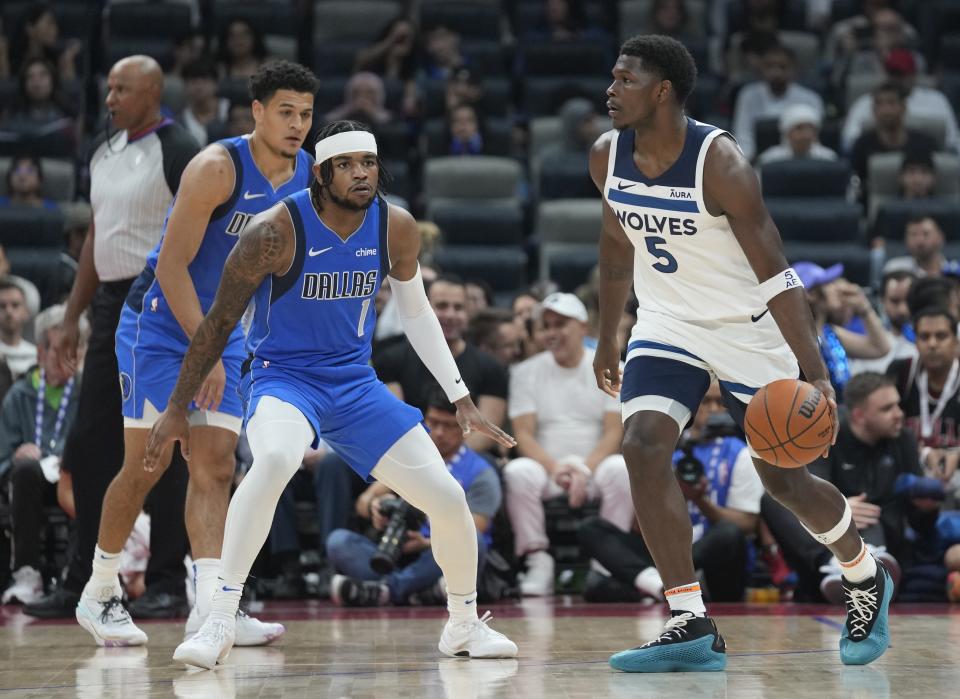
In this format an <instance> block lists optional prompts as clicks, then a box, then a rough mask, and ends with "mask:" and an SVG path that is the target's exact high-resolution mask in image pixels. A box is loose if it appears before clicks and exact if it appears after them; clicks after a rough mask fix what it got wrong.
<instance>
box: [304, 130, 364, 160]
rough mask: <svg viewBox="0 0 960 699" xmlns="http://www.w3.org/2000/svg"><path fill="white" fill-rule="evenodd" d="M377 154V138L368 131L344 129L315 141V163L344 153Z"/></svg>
mask: <svg viewBox="0 0 960 699" xmlns="http://www.w3.org/2000/svg"><path fill="white" fill-rule="evenodd" d="M357 152H363V153H373V154H374V155H376V154H377V139H376V138H374V136H373V134H372V133H370V132H369V131H344V132H343V133H337V134H334V135H333V136H327V137H326V138H325V139H323V140H322V141H320V142H319V143H317V155H316V158H317V163H322V162H323V161H325V160H329V159H330V158H333V157H336V156H338V155H343V154H344V153H357Z"/></svg>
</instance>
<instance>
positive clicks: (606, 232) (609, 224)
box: [590, 134, 633, 396]
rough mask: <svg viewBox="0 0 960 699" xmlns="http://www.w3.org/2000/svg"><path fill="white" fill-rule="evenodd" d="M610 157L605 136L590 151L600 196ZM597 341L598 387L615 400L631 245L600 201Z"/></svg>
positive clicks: (630, 277)
mask: <svg viewBox="0 0 960 699" xmlns="http://www.w3.org/2000/svg"><path fill="white" fill-rule="evenodd" d="M609 153H610V135H609V134H604V135H603V136H601V137H600V138H598V139H597V142H596V143H594V144H593V148H591V149H590V177H591V179H593V183H594V185H596V187H597V189H598V190H600V195H601V197H602V196H603V188H604V186H605V185H606V179H607V163H608V158H609ZM599 271H600V285H599V305H600V328H599V333H600V337H599V338H598V342H597V351H596V354H595V356H594V359H593V371H594V374H595V375H596V379H597V387H598V388H599V389H600V390H601V391H603V392H604V393H608V394H610V395H611V396H616V395H617V394H618V393H619V392H620V375H621V371H620V348H619V347H618V346H617V326H618V325H619V323H620V318H621V317H622V316H623V308H624V306H626V304H627V297H628V296H629V295H630V286H631V285H632V284H633V244H632V243H631V242H630V239H629V238H627V234H626V233H624V232H623V228H621V227H620V222H619V221H617V217H616V215H615V214H614V213H613V210H612V209H611V208H610V205H609V204H607V202H606V200H604V201H603V219H602V222H601V226H600V262H599Z"/></svg>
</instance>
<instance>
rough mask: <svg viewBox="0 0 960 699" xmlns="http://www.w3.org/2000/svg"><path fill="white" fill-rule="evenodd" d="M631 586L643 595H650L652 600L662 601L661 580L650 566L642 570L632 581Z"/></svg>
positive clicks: (658, 573)
mask: <svg viewBox="0 0 960 699" xmlns="http://www.w3.org/2000/svg"><path fill="white" fill-rule="evenodd" d="M633 586H634V587H635V588H637V589H638V590H640V592H642V593H643V594H645V595H650V596H651V597H653V598H654V599H658V600H661V601H662V600H663V579H662V578H661V577H660V572H659V571H658V570H657V569H656V568H654V567H653V566H650V567H649V568H644V569H643V570H641V571H640V572H639V573H637V577H636V578H634V580H633Z"/></svg>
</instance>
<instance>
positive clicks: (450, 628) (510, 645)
mask: <svg viewBox="0 0 960 699" xmlns="http://www.w3.org/2000/svg"><path fill="white" fill-rule="evenodd" d="M492 618H493V616H492V615H491V614H490V612H487V613H486V614H484V615H483V616H482V617H480V618H479V619H471V620H470V621H466V622H457V621H454V620H453V619H450V620H448V621H447V625H446V626H444V627H443V634H441V636H440V645H439V648H440V652H441V653H443V654H444V655H449V656H450V657H452V658H458V657H459V658H515V657H516V655H517V644H516V643H514V642H513V641H511V640H510V639H509V638H507V637H506V636H504V635H503V634H502V633H500V632H499V631H494V630H493V629H491V628H490V627H489V626H488V625H487V622H488V621H490V620H491V619H492Z"/></svg>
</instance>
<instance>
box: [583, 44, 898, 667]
mask: <svg viewBox="0 0 960 699" xmlns="http://www.w3.org/2000/svg"><path fill="white" fill-rule="evenodd" d="M695 79H696V66H695V65H694V61H693V58H692V57H691V55H690V53H689V52H688V51H687V50H686V48H684V46H683V45H682V44H681V43H679V42H677V41H675V40H674V39H671V38H668V37H664V36H638V37H635V38H633V39H630V40H628V41H627V42H626V43H624V45H623V46H622V47H621V49H620V56H619V58H618V60H617V62H616V65H615V66H614V68H613V83H612V84H611V85H610V87H609V88H607V96H608V99H609V102H608V107H609V110H610V116H611V117H612V118H613V126H614V130H613V131H610V132H608V133H606V134H604V135H603V136H601V137H600V138H599V139H598V140H597V142H596V143H595V145H594V147H593V148H592V150H591V153H590V174H591V177H592V178H593V181H594V183H595V184H596V186H597V188H598V189H599V190H600V192H601V193H602V195H603V197H604V203H603V223H602V232H601V235H600V337H599V345H598V347H597V351H596V358H595V361H594V369H595V373H596V377H597V384H598V386H599V387H600V388H601V389H602V390H604V391H606V392H607V393H610V394H612V395H616V394H618V393H619V395H620V399H621V405H622V414H623V419H624V437H623V455H624V457H625V458H626V462H627V467H628V470H629V473H630V485H631V490H632V492H633V501H634V505H635V508H636V511H637V518H638V520H639V522H640V528H641V530H642V532H643V538H644V541H645V542H646V544H647V547H648V548H649V549H650V552H651V554H652V555H653V559H654V561H655V563H656V567H657V570H658V571H659V572H660V575H661V577H662V578H663V584H664V588H665V593H666V597H667V601H668V602H669V605H670V611H671V618H670V620H669V621H668V622H667V624H666V628H665V629H664V631H663V633H662V634H661V635H660V636H659V637H658V638H656V639H654V640H653V641H651V642H649V643H647V644H646V645H643V646H640V647H639V648H633V649H631V650H626V651H623V652H621V653H617V654H616V655H614V656H613V657H612V658H611V659H610V664H611V665H612V666H613V667H614V668H617V669H620V670H625V671H631V672H666V671H709V670H722V669H724V667H726V653H725V647H724V642H723V639H722V638H721V636H720V634H719V632H718V631H717V627H716V625H715V624H714V622H713V620H711V619H709V618H707V617H706V611H705V609H704V604H703V599H702V598H701V594H700V585H699V583H698V582H697V579H696V578H695V576H694V570H693V561H692V558H691V541H692V537H691V525H690V517H689V516H688V514H687V506H686V503H685V502H684V498H683V495H682V494H681V492H680V488H679V486H678V485H677V481H676V478H675V477H674V475H673V473H672V471H671V467H670V460H671V455H672V454H673V452H674V449H675V448H676V443H677V439H678V437H679V434H680V431H681V430H682V429H683V428H684V427H685V426H686V424H687V422H688V421H689V420H690V417H691V415H692V414H693V413H694V412H696V409H697V406H698V405H699V403H700V400H701V399H702V398H703V396H704V394H705V392H706V391H707V388H708V386H709V385H710V380H711V377H712V376H715V377H716V378H717V379H718V380H719V382H720V387H721V391H722V393H723V397H724V402H725V403H726V404H727V407H728V408H729V410H730V412H731V414H733V415H734V417H735V418H736V419H737V420H738V421H739V422H740V423H741V426H742V423H743V415H744V411H745V408H746V403H747V402H749V400H750V398H751V396H752V395H753V394H754V393H756V391H757V390H758V389H759V388H760V387H761V386H764V385H765V384H767V383H769V382H771V381H774V380H776V379H781V378H797V377H798V376H799V375H800V370H801V369H802V371H803V376H805V377H806V379H807V380H808V381H810V382H811V383H813V384H814V385H815V386H816V387H817V388H818V389H819V390H820V391H822V392H823V393H824V395H825V396H826V397H827V399H828V403H829V406H830V410H831V413H832V417H833V422H834V439H836V427H837V422H836V402H835V395H834V391H833V389H832V388H831V386H830V381H829V378H828V374H827V370H826V368H825V366H824V364H823V360H822V359H821V356H820V351H819V348H818V345H817V333H816V329H815V327H814V322H813V318H812V316H811V314H810V309H809V306H808V304H807V301H806V298H805V296H804V292H803V289H802V286H803V284H802V283H801V282H800V280H799V278H798V277H797V275H796V273H795V272H794V271H793V270H792V269H790V268H788V266H787V262H786V260H785V258H784V255H783V250H782V244H781V241H780V235H779V233H778V231H777V229H776V227H775V226H774V224H773V221H772V220H771V219H770V216H769V214H768V213H767V210H766V207H765V206H764V203H763V200H762V199H761V197H760V188H759V186H758V183H757V178H756V176H755V174H754V171H753V168H751V167H750V163H749V162H748V161H747V159H746V158H745V157H744V156H743V154H742V153H741V152H740V149H739V147H738V146H737V144H736V142H735V141H734V140H733V138H732V137H730V135H729V134H728V133H726V132H725V131H722V130H721V129H718V128H716V127H715V126H711V125H709V124H703V123H700V122H697V121H694V120H693V119H690V118H689V117H687V116H686V115H685V114H684V101H685V100H686V98H687V96H688V95H689V94H690V92H691V90H692V89H693V84H694V81H695ZM631 284H633V285H634V287H635V291H636V295H637V297H638V299H639V300H640V308H639V310H638V312H637V323H636V325H635V326H634V328H633V332H632V334H631V338H630V343H629V345H628V350H627V361H626V365H625V367H624V369H623V372H622V375H621V371H620V368H619V360H620V350H619V347H618V344H617V337H616V336H617V324H618V323H619V322H620V317H621V314H622V311H623V307H624V303H625V302H626V300H627V294H628V293H629V291H630V285H631ZM798 363H799V366H798ZM828 450H829V447H828ZM753 455H754V457H755V456H756V454H755V453H754V454H753ZM754 464H755V465H756V468H757V471H758V472H759V474H760V478H761V480H762V481H763V484H764V486H765V487H766V489H767V491H769V492H770V494H771V495H772V496H773V497H774V498H776V499H777V500H778V501H780V502H781V503H782V504H783V505H785V506H786V507H788V508H789V509H790V510H792V511H793V512H794V513H795V514H796V515H797V517H798V518H799V519H800V521H801V522H802V523H803V525H804V526H805V527H806V528H807V530H808V531H809V532H810V534H811V536H813V537H814V538H816V539H817V540H818V541H820V542H822V543H823V544H824V545H826V546H827V547H828V548H829V549H830V550H831V551H832V552H833V553H834V554H835V555H836V557H837V558H838V559H839V560H840V561H843V562H844V563H843V566H844V574H843V575H844V591H845V597H846V606H847V623H846V627H845V629H844V630H843V633H842V637H841V639H840V657H841V660H842V661H843V662H844V663H846V664H865V663H869V662H871V661H873V660H875V659H876V658H878V657H879V656H880V655H881V654H882V653H883V652H884V650H886V648H887V645H888V629H887V608H888V606H889V603H890V598H891V596H892V594H893V585H892V582H891V579H890V576H889V574H888V573H887V571H886V570H885V569H884V568H883V566H882V565H881V564H880V563H879V562H877V561H876V560H875V559H874V558H873V556H872V555H870V554H869V553H868V552H867V550H866V547H865V546H864V543H863V541H862V540H861V538H860V535H859V534H858V533H857V528H856V526H855V525H854V524H853V522H852V521H851V511H850V506H849V505H848V504H847V501H846V499H845V498H844V497H843V496H842V495H841V494H840V493H839V491H837V489H836V488H835V487H834V486H833V485H831V484H830V483H828V482H826V481H823V480H820V479H818V478H815V477H813V476H812V475H811V474H810V473H809V472H808V471H807V469H806V468H796V469H781V468H777V467H775V466H772V465H770V464H767V463H765V462H763V461H761V460H760V459H757V458H754Z"/></svg>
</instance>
